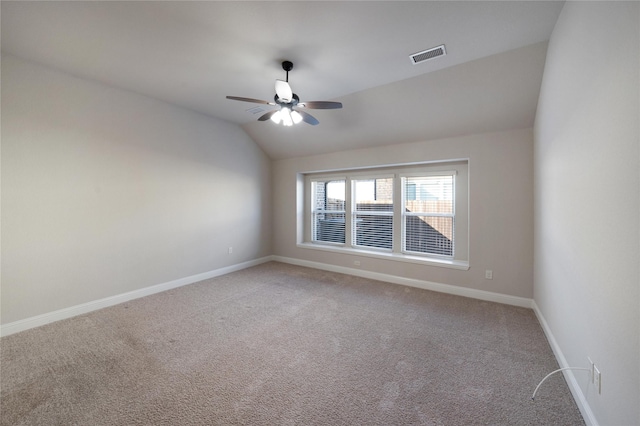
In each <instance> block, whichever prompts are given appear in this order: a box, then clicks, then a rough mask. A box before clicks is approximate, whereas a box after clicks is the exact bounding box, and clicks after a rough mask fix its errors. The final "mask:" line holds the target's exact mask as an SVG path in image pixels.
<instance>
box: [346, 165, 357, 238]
mask: <svg viewBox="0 0 640 426" xmlns="http://www.w3.org/2000/svg"><path fill="white" fill-rule="evenodd" d="M352 185H353V181H352V180H351V178H350V177H347V179H346V183H345V186H344V187H345V191H346V193H345V206H344V225H345V230H344V238H345V240H344V242H345V246H347V247H353V245H354V243H353V233H352V230H353V214H354V213H353V210H354V208H355V207H353V206H355V203H353V199H352V196H351V194H352V193H353V191H352V189H353V187H352Z"/></svg>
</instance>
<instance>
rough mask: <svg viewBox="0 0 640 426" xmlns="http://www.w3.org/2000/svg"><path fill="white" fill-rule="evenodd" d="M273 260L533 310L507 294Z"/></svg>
mask: <svg viewBox="0 0 640 426" xmlns="http://www.w3.org/2000/svg"><path fill="white" fill-rule="evenodd" d="M273 260H275V261H276V262H283V263H290V264H292V265H298V266H307V267H309V268H315V269H322V270H325V271H331V272H338V273H341V274H347V275H355V276H357V277H362V278H369V279H372V280H378V281H386V282H390V283H393V284H401V285H406V286H409V287H416V288H421V289H424V290H432V291H437V292H439V293H447V294H453V295H456V296H463V297H470V298H472V299H479V300H485V301H488V302H496V303H503V304H505V305H512V306H520V307H523V308H531V306H532V305H531V303H532V302H533V300H532V299H527V298H525V297H517V296H509V295H507V294H500V293H493V292H490V291H484V290H476V289H472V288H465V287H458V286H455V285H449V284H441V283H435V282H431V281H423V280H416V279H413V278H404V277H399V276H396V275H388V274H381V273H379V272H370V271H364V270H362V269H354V268H347V267H344V266H335V265H329V264H326V263H319V262H311V261H308V260H300V259H294V258H290V257H282V256H273Z"/></svg>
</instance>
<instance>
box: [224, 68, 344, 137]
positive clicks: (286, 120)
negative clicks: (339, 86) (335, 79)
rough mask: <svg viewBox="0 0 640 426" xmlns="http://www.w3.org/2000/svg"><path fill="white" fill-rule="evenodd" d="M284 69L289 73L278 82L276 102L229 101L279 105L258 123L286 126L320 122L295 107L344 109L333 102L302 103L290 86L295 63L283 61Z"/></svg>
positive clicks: (237, 97)
mask: <svg viewBox="0 0 640 426" xmlns="http://www.w3.org/2000/svg"><path fill="white" fill-rule="evenodd" d="M282 69H283V70H285V72H286V73H287V75H286V80H276V85H275V91H276V94H275V96H274V97H273V100H274V102H275V103H274V102H267V101H263V100H260V99H253V98H243V97H239V96H227V99H231V100H234V101H243V102H253V103H258V104H266V105H274V106H275V105H278V106H280V109H276V110H273V111H269V112H267V113H265V114H263V115H262V116H260V118H258V121H267V120H269V119H271V120H272V121H273V122H275V123H276V124H279V123H282V124H283V125H284V126H292V125H293V124H297V123H299V122H301V121H304V122H305V123H307V124H311V125H313V126H315V125H316V124H318V123H319V121H318V120H317V119H316V118H315V117H314V116H312V115H311V114H309V113H307V112H305V111H302V110H297V109H295V110H294V109H293V108H294V107H300V108H310V109H339V108H342V103H340V102H331V101H309V102H300V98H299V97H298V95H296V94H295V93H293V91H292V90H291V86H290V85H289V71H291V70H292V69H293V62H291V61H283V62H282Z"/></svg>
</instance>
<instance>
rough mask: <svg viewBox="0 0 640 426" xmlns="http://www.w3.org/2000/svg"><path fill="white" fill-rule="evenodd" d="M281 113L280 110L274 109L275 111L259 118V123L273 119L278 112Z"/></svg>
mask: <svg viewBox="0 0 640 426" xmlns="http://www.w3.org/2000/svg"><path fill="white" fill-rule="evenodd" d="M278 111H280V110H279V109H274V110H273V111H269V112H267V113H264V114H262V115H261V116H260V118H258V121H267V120H268V119H270V118H271V116H272V115H273V114H275V113H276V112H278Z"/></svg>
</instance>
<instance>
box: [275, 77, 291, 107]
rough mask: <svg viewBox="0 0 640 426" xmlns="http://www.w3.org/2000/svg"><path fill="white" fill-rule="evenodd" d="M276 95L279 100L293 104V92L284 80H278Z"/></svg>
mask: <svg viewBox="0 0 640 426" xmlns="http://www.w3.org/2000/svg"><path fill="white" fill-rule="evenodd" d="M276 95H278V98H280V100H281V101H284V102H285V103H286V102H291V99H292V98H293V91H292V90H291V86H289V83H287V82H286V81H282V80H276Z"/></svg>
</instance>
